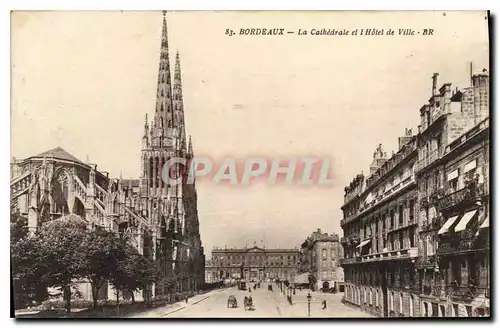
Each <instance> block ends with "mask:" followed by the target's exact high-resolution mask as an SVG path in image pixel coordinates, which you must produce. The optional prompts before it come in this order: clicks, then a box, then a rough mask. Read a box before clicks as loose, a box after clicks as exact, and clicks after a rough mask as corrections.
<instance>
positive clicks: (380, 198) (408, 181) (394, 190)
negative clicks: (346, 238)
mask: <svg viewBox="0 0 500 328" xmlns="http://www.w3.org/2000/svg"><path fill="white" fill-rule="evenodd" d="M414 183H415V176H414V175H413V174H411V175H408V176H407V177H405V178H403V179H402V180H401V181H400V182H399V183H398V184H395V185H393V186H392V187H391V188H390V189H387V190H386V191H385V192H384V193H383V194H382V195H377V196H375V197H374V199H373V200H372V201H371V202H370V203H368V204H365V205H364V206H363V207H361V208H360V209H359V211H358V213H357V214H356V215H353V216H352V218H355V217H359V216H360V215H362V214H364V213H365V212H368V211H369V210H370V209H372V208H373V207H375V206H376V205H378V204H380V203H383V202H385V201H386V200H388V199H389V198H391V197H393V196H394V195H396V194H398V193H399V192H401V191H403V190H405V189H406V188H407V187H409V186H411V185H413V184H414ZM351 220H352V219H351Z"/></svg>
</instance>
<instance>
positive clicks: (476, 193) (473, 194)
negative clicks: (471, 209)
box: [438, 184, 485, 211]
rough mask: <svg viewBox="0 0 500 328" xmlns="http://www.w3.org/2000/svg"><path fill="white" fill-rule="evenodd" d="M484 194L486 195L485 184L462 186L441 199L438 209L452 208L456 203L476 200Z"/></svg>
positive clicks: (460, 203)
mask: <svg viewBox="0 0 500 328" xmlns="http://www.w3.org/2000/svg"><path fill="white" fill-rule="evenodd" d="M483 196H485V191H484V184H480V185H475V184H470V185H469V186H468V187H465V188H462V189H460V190H458V191H455V192H453V193H451V194H448V195H446V196H444V197H442V198H441V199H439V200H438V209H439V211H443V210H446V209H450V208H452V207H454V206H456V205H462V204H463V203H464V202H474V201H476V200H477V199H479V198H482V197H483Z"/></svg>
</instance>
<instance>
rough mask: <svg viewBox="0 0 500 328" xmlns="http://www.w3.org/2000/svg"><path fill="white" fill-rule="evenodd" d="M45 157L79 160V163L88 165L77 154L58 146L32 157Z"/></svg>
mask: <svg viewBox="0 0 500 328" xmlns="http://www.w3.org/2000/svg"><path fill="white" fill-rule="evenodd" d="M44 157H46V158H54V159H61V160H65V161H71V162H77V163H80V164H84V165H87V164H85V163H84V162H82V161H80V160H79V159H78V158H76V157H75V156H73V155H71V154H70V153H68V152H67V151H65V150H64V149H62V148H61V147H57V148H54V149H50V150H47V151H44V152H43V153H40V154H38V155H35V156H32V157H30V158H44Z"/></svg>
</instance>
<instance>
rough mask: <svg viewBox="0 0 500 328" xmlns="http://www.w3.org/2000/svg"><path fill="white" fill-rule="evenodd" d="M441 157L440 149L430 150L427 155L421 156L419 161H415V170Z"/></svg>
mask: <svg viewBox="0 0 500 328" xmlns="http://www.w3.org/2000/svg"><path fill="white" fill-rule="evenodd" d="M439 158H441V150H440V149H435V150H433V151H431V152H430V153H429V154H428V155H427V156H425V157H423V158H422V159H420V160H419V161H417V164H416V165H415V172H420V171H422V170H423V169H424V168H426V167H427V166H429V165H431V164H432V163H434V162H435V161H436V160H438V159H439Z"/></svg>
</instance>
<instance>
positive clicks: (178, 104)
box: [172, 50, 185, 126]
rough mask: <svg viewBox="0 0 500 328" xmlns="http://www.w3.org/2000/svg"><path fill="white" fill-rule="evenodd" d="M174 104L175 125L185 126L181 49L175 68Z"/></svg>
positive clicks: (176, 58)
mask: <svg viewBox="0 0 500 328" xmlns="http://www.w3.org/2000/svg"><path fill="white" fill-rule="evenodd" d="M172 93H173V105H174V122H175V123H174V124H175V126H184V125H185V122H184V103H183V101H182V77H181V60H180V56H179V51H178V50H177V54H176V55H175V70H174V88H173V91H172Z"/></svg>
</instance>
